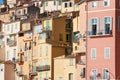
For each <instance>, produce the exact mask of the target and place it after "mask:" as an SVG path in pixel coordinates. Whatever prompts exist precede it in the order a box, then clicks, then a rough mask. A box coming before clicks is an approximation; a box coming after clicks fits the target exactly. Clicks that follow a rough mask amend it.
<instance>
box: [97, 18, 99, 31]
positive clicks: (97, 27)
mask: <svg viewBox="0 0 120 80" xmlns="http://www.w3.org/2000/svg"><path fill="white" fill-rule="evenodd" d="M98 32H99V18H97V33H98Z"/></svg>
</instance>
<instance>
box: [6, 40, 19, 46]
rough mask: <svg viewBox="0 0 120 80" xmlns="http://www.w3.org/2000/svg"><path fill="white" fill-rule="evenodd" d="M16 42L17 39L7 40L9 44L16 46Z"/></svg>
mask: <svg viewBox="0 0 120 80" xmlns="http://www.w3.org/2000/svg"><path fill="white" fill-rule="evenodd" d="M16 44H17V41H15V40H9V41H8V42H7V45H9V46H16Z"/></svg>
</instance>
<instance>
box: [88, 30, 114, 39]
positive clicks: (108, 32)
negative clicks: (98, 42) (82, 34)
mask: <svg viewBox="0 0 120 80" xmlns="http://www.w3.org/2000/svg"><path fill="white" fill-rule="evenodd" d="M88 35H89V36H90V37H96V36H110V35H112V30H101V31H95V30H94V31H89V32H88Z"/></svg>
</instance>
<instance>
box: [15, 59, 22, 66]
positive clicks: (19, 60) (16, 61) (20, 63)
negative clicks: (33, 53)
mask: <svg viewBox="0 0 120 80" xmlns="http://www.w3.org/2000/svg"><path fill="white" fill-rule="evenodd" d="M14 63H18V64H19V65H22V64H23V63H24V58H17V59H14Z"/></svg>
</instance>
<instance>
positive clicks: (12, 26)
mask: <svg viewBox="0 0 120 80" xmlns="http://www.w3.org/2000/svg"><path fill="white" fill-rule="evenodd" d="M11 33H13V24H12V25H11Z"/></svg>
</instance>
